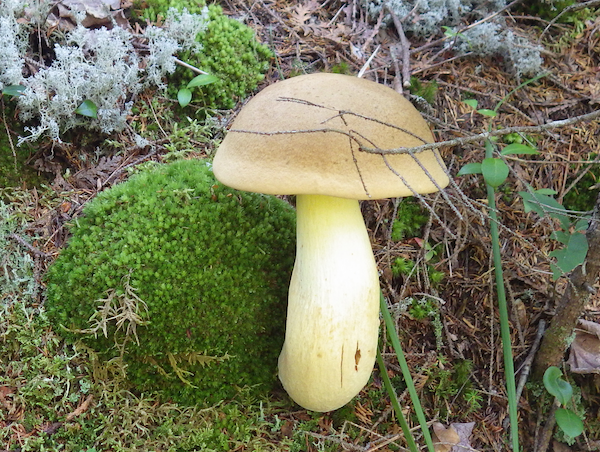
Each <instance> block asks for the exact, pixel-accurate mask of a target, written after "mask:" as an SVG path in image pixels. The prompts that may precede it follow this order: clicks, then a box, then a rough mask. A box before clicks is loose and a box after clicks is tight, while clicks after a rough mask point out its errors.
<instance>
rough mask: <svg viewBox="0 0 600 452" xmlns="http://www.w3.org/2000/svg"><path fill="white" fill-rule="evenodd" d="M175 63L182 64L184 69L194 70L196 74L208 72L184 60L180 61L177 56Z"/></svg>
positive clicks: (206, 73)
mask: <svg viewBox="0 0 600 452" xmlns="http://www.w3.org/2000/svg"><path fill="white" fill-rule="evenodd" d="M175 63H177V64H178V65H179V66H182V67H184V68H186V69H189V70H191V71H193V72H195V73H196V74H201V75H208V72H204V71H203V70H202V69H198V68H197V67H196V66H192V65H191V64H188V63H186V62H185V61H181V60H180V59H179V58H175Z"/></svg>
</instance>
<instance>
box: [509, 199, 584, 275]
mask: <svg viewBox="0 0 600 452" xmlns="http://www.w3.org/2000/svg"><path fill="white" fill-rule="evenodd" d="M554 194H556V192H555V191H554V190H551V189H539V190H534V189H532V188H530V189H529V191H526V192H519V195H521V197H522V198H523V205H524V209H525V212H531V211H533V212H535V213H537V214H538V215H540V216H544V215H549V216H550V217H552V218H555V219H557V220H558V221H559V223H560V225H561V228H562V231H561V230H557V231H554V232H553V233H552V236H551V237H552V238H553V239H554V240H556V241H558V242H560V243H562V244H563V245H564V247H563V248H561V249H558V250H554V251H552V252H551V253H550V254H549V255H550V256H551V257H554V258H556V262H551V263H550V268H551V270H552V275H553V278H554V280H557V279H558V278H559V277H561V276H562V275H564V274H566V273H568V272H570V271H572V270H573V269H574V268H575V267H577V266H578V265H580V264H582V263H583V261H584V260H585V257H586V255H587V251H588V242H587V238H586V236H585V234H584V233H583V232H584V231H585V230H586V229H587V225H588V221H589V219H588V218H586V217H582V218H576V219H575V220H572V219H571V217H570V216H569V214H568V212H567V210H566V209H565V208H564V206H562V205H561V204H560V203H559V202H558V201H556V200H555V199H554V198H553V197H552V195H554Z"/></svg>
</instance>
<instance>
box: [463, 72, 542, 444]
mask: <svg viewBox="0 0 600 452" xmlns="http://www.w3.org/2000/svg"><path fill="white" fill-rule="evenodd" d="M542 76H543V74H542V75H538V76H536V77H534V78H532V79H530V80H527V81H526V82H523V83H521V84H520V85H519V86H517V87H516V88H515V89H514V90H512V91H511V92H510V93H508V94H507V95H506V96H505V97H504V98H503V99H502V100H501V101H500V102H498V104H496V107H495V108H494V109H493V110H489V109H477V107H478V103H477V100H476V99H467V100H466V101H465V103H466V104H467V105H469V106H470V107H471V108H473V109H477V112H478V113H479V114H481V115H483V116H487V117H489V118H494V117H496V116H497V114H498V110H499V109H500V107H501V106H502V105H503V104H504V102H505V101H506V100H507V99H508V98H509V97H510V96H512V94H513V93H514V92H516V91H517V90H519V89H521V88H522V87H523V86H525V85H527V84H529V83H532V82H534V81H536V80H538V79H540V78H541V77H542ZM491 130H492V122H491V121H490V123H489V124H488V131H491ZM497 147H498V145H497V143H496V140H492V139H487V140H485V158H484V159H483V161H482V162H473V163H468V164H467V165H465V166H463V167H462V168H461V169H460V171H459V173H458V174H459V175H465V174H481V175H482V176H483V180H484V182H485V187H486V191H487V201H488V207H489V217H490V236H491V239H492V257H493V263H494V276H495V279H496V298H497V302H498V313H499V317H500V334H501V337H502V352H503V357H504V375H505V379H506V392H507V396H508V415H509V419H510V427H511V428H510V437H511V445H512V449H513V450H514V451H517V450H520V448H519V429H518V411H517V395H516V394H517V388H516V383H515V369H514V361H513V354H512V345H511V334H510V322H509V317H508V306H507V302H506V289H505V287H504V274H503V270H502V255H501V252H500V232H499V227H498V212H497V208H496V189H497V188H498V187H499V186H500V185H502V184H503V183H504V182H505V181H506V179H507V178H508V174H509V168H508V165H507V164H506V162H505V161H504V159H503V158H502V157H504V156H507V155H512V154H517V155H518V154H525V155H527V154H537V150H536V149H535V147H532V146H527V145H523V144H519V143H512V144H509V145H507V146H505V147H504V148H503V149H502V150H501V151H500V152H498V149H497ZM498 154H499V155H500V157H498V156H496V155H498Z"/></svg>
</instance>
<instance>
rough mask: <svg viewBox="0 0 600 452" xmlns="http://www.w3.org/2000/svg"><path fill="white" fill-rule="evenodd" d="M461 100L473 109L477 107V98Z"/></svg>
mask: <svg viewBox="0 0 600 452" xmlns="http://www.w3.org/2000/svg"><path fill="white" fill-rule="evenodd" d="M463 102H464V103H465V104H467V105H468V106H469V107H471V108H473V109H475V108H477V99H465V100H463Z"/></svg>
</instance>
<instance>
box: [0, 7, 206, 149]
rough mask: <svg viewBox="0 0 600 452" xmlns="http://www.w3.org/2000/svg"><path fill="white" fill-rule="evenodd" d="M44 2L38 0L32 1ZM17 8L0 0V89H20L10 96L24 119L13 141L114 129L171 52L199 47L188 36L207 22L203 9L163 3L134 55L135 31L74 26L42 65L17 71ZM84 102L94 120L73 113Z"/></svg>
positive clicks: (159, 81) (21, 41) (23, 38)
mask: <svg viewBox="0 0 600 452" xmlns="http://www.w3.org/2000/svg"><path fill="white" fill-rule="evenodd" d="M47 3H48V2H47V1H46V0H40V1H39V2H37V3H36V6H37V7H39V8H41V7H45V6H44V5H46V4H47ZM25 6H26V5H24V4H23V3H22V2H20V1H17V0H0V42H1V43H2V45H1V46H0V89H3V88H4V87H6V86H9V85H17V84H19V85H22V86H23V87H24V91H23V94H22V95H21V96H19V97H18V99H17V102H18V109H19V111H20V113H21V118H22V119H23V120H25V121H31V122H32V125H29V126H28V127H26V129H25V130H26V135H25V136H22V137H20V139H19V143H23V142H24V141H35V140H37V139H39V138H40V137H42V136H47V137H50V138H51V139H52V140H56V141H60V140H61V135H62V134H64V132H65V131H67V130H69V129H72V128H74V127H78V126H83V127H86V128H88V129H90V130H96V131H99V132H102V133H106V134H108V133H111V132H115V131H119V130H122V129H123V127H125V125H126V120H127V116H128V115H129V114H130V112H131V106H132V99H133V98H134V97H135V95H136V94H137V93H138V92H140V90H141V89H143V88H147V87H149V86H156V87H158V88H163V89H164V88H166V85H165V83H164V78H165V76H166V75H168V74H171V73H172V72H173V71H174V70H175V54H176V53H177V52H179V51H181V50H192V51H194V52H197V51H199V50H200V48H201V46H200V44H199V43H198V41H197V39H196V38H197V36H198V34H199V33H202V32H203V31H204V30H205V29H206V25H207V23H208V10H207V9H205V10H204V11H203V13H202V14H190V13H189V12H188V11H187V10H185V9H184V10H183V11H181V12H179V11H177V10H175V9H170V10H169V14H168V15H167V19H166V21H165V25H164V27H162V28H157V27H154V26H149V27H148V28H147V30H146V33H145V35H142V36H141V38H145V39H146V42H147V43H148V46H147V50H146V51H144V52H142V53H140V52H139V49H136V48H135V47H134V46H133V41H134V39H138V40H139V38H140V36H134V35H133V34H132V33H131V31H130V30H127V29H125V28H121V27H118V26H115V27H113V28H112V29H110V30H107V29H106V28H100V29H97V30H92V29H87V28H84V27H83V26H82V25H78V26H77V27H76V28H75V29H73V30H72V31H69V32H65V33H64V37H63V38H62V39H60V40H59V41H58V43H56V44H55V45H54V49H53V50H54V57H53V60H52V61H51V62H50V63H46V64H48V66H44V64H43V63H41V64H39V66H40V67H35V68H34V69H32V70H31V72H30V73H24V68H25V64H24V62H25V55H26V52H27V51H28V49H27V46H28V36H27V34H26V33H25V30H24V28H26V27H27V25H21V24H20V23H19V21H18V19H19V18H22V17H23V15H24V14H27V15H28V17H29V20H33V19H32V17H33V16H32V15H31V14H33V13H32V11H33V10H31V8H29V9H27V10H25ZM39 8H38V9H39ZM30 10H31V11H30ZM24 22H26V21H24ZM34 66H35V65H34ZM84 101H90V102H92V103H93V104H94V105H95V106H96V107H97V117H96V118H90V117H84V116H81V115H77V114H76V110H77V108H78V106H79V105H81V103H82V102H84Z"/></svg>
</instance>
